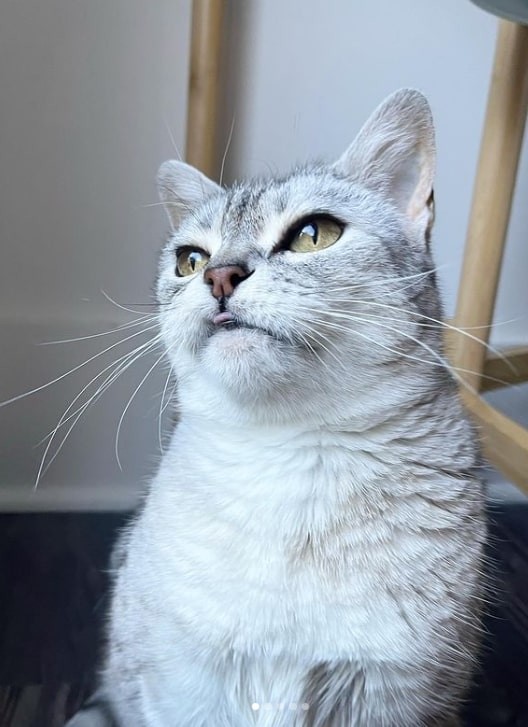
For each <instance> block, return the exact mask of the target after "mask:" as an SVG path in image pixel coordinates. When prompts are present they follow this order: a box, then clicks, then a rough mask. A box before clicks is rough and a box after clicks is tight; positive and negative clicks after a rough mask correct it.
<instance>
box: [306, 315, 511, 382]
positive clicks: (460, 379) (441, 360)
mask: <svg viewBox="0 0 528 727" xmlns="http://www.w3.org/2000/svg"><path fill="white" fill-rule="evenodd" d="M338 317H340V316H338ZM341 317H343V318H345V319H346V320H350V321H352V322H354V321H356V322H361V323H368V324H369V325H371V324H372V325H377V326H379V327H382V328H385V329H387V330H390V331H392V332H393V333H397V334H398V335H402V336H404V337H405V338H408V339H409V340H412V341H414V342H415V343H416V344H417V345H418V346H420V347H421V348H423V349H424V350H427V351H428V352H429V353H431V354H432V355H433V357H434V358H435V359H437V361H438V362H439V363H435V362H433V361H428V360H427V359H421V358H417V357H415V356H412V355H410V354H406V353H404V352H402V351H397V350H395V349H392V348H390V347H387V346H383V345H382V344H381V343H379V341H375V340H374V339H369V338H368V336H365V335H364V334H361V333H360V332H359V331H357V330H356V329H354V328H349V327H347V326H343V325H340V324H335V323H329V322H325V321H320V323H321V324H322V325H327V326H329V327H330V328H335V329H336V330H343V331H347V332H352V333H355V334H357V335H359V336H362V337H363V338H366V340H369V341H370V342H371V343H375V344H376V345H378V346H380V347H381V348H386V350H388V351H391V352H393V353H396V354H397V355H399V356H403V357H405V358H409V359H412V360H416V361H420V362H422V363H426V364H428V365H433V366H439V367H442V368H445V369H446V370H448V371H450V372H451V373H452V375H453V376H454V377H455V378H456V380H457V381H458V382H459V383H460V384H461V385H462V386H464V387H465V388H466V389H468V391H471V393H476V392H475V390H474V389H473V387H471V386H470V385H469V384H468V383H467V382H466V381H465V379H464V378H463V377H461V376H459V374H472V373H474V372H473V371H469V370H468V369H464V368H461V367H459V366H452V365H451V364H450V363H449V362H448V361H447V360H446V359H444V358H443V356H441V355H440V354H439V353H437V352H436V351H435V350H434V349H432V348H431V347H430V346H429V345H428V344H426V343H425V342H424V341H420V340H419V339H417V338H415V337H414V336H412V335H411V334H409V333H406V332H405V331H402V330H400V329H397V328H393V327H392V326H389V325H386V324H385V323H383V322H382V321H381V320H372V319H365V318H360V317H359V316H346V315H343V316H341ZM484 378H486V379H490V380H492V381H495V382H496V383H504V382H503V381H501V380H500V379H495V378H494V377H492V376H485V377H484Z"/></svg>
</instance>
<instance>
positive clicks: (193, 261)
mask: <svg viewBox="0 0 528 727" xmlns="http://www.w3.org/2000/svg"><path fill="white" fill-rule="evenodd" d="M208 262H209V255H208V254H207V253H206V252H204V251H203V250H199V249H197V248H191V247H186V248H184V249H183V250H180V251H179V252H178V253H177V254H176V275H178V276H179V277H180V278H185V277H187V276H188V275H194V274H195V273H197V272H198V271H199V270H201V269H202V268H204V267H205V266H206V265H207V263H208Z"/></svg>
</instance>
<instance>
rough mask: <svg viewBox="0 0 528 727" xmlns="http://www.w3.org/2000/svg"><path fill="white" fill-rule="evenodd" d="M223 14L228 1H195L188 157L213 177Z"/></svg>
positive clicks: (188, 122)
mask: <svg viewBox="0 0 528 727" xmlns="http://www.w3.org/2000/svg"><path fill="white" fill-rule="evenodd" d="M223 13H224V0H193V12H192V36H191V61H190V69H189V98H188V104H189V105H188V110H187V143H186V151H185V158H186V161H187V162H189V164H193V165H194V166H195V167H197V168H198V169H200V170H201V171H202V172H204V174H207V175H208V176H210V177H213V178H215V176H216V172H217V169H216V166H217V159H216V145H215V141H216V138H215V137H216V126H217V110H218V79H219V70H220V53H221V40H222V25H223Z"/></svg>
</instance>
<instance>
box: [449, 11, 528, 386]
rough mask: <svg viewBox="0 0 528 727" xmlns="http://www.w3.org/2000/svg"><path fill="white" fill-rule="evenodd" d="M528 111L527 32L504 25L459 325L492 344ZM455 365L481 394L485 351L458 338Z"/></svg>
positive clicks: (486, 124) (461, 290)
mask: <svg viewBox="0 0 528 727" xmlns="http://www.w3.org/2000/svg"><path fill="white" fill-rule="evenodd" d="M527 105H528V27H527V26H523V25H518V24H516V23H511V22H509V21H506V20H501V21H500V23H499V31H498V37H497V46H496V51H495V59H494V64H493V76H492V80H491V86H490V91H489V97H488V105H487V110H486V118H485V122H484V130H483V136H482V142H481V147H480V157H479V163H478V169H477V176H476V180H475V186H474V190H473V202H472V207H471V214H470V219H469V227H468V234H467V240H466V248H465V255H464V263H463V267H462V275H461V278H460V287H459V293H458V303H457V311H456V315H455V321H454V322H455V325H456V326H459V327H460V328H474V327H478V326H483V328H482V329H476V330H472V331H471V333H472V334H473V335H475V336H477V337H478V338H479V339H481V340H482V341H483V342H484V343H487V341H488V338H489V328H487V326H489V325H490V323H491V322H492V318H493V309H494V306H495V297H496V293H497V284H498V281H499V274H500V267H501V261H502V254H503V249H504V242H505V238H506V232H507V229H508V221H509V217H510V208H511V202H512V197H513V191H514V187H515V179H516V175H517V166H518V161H519V156H520V151H521V145H522V139H523V133H524V126H525V121H526V110H527ZM453 338H454V339H455V340H454V343H455V347H454V351H453V354H454V356H453V358H454V363H455V365H456V366H459V367H460V368H462V369H467V370H468V371H471V372H474V373H471V374H463V377H464V379H465V380H466V382H467V383H468V384H469V385H470V386H472V387H473V388H474V389H475V390H478V389H479V381H480V376H481V374H482V370H483V368H484V362H485V357H486V347H485V345H483V344H482V343H480V342H479V341H475V340H473V339H470V338H468V337H467V336H463V335H460V334H459V335H456V334H455V336H454V337H453Z"/></svg>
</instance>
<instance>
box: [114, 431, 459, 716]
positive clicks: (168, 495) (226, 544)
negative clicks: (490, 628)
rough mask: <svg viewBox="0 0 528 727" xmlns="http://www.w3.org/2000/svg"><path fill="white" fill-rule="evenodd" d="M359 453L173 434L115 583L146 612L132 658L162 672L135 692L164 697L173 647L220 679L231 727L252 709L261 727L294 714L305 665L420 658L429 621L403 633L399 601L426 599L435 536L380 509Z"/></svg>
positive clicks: (376, 484)
mask: <svg viewBox="0 0 528 727" xmlns="http://www.w3.org/2000/svg"><path fill="white" fill-rule="evenodd" d="M256 439H258V446H255V444H254V442H255V440H256ZM369 448H371V449H373V450H375V449H376V444H375V442H373V441H370V445H369V446H367V445H366V442H365V441H364V440H363V441H362V438H361V437H360V436H359V435H352V434H339V435H337V434H332V435H331V436H329V435H328V434H321V433H320V432H319V433H303V432H300V431H290V432H289V433H288V436H286V433H285V432H284V431H282V432H280V433H279V432H273V431H272V430H267V431H266V433H265V434H264V433H263V432H259V433H258V438H257V437H256V434H255V433H254V432H244V433H241V432H240V431H239V432H238V434H237V435H236V436H235V433H234V432H233V431H225V430H224V431H222V432H214V433H213V432H211V433H210V436H209V439H208V440H207V439H205V440H204V433H203V429H202V432H201V437H200V439H198V438H197V437H196V432H195V431H193V428H192V427H189V428H187V427H185V426H180V428H179V430H178V432H177V435H176V437H175V438H174V441H173V443H172V446H171V450H170V452H169V453H168V454H167V455H166V457H165V460H164V464H163V467H162V469H161V471H160V473H159V475H158V478H157V480H156V481H155V482H154V484H153V487H152V491H151V495H150V497H149V499H148V502H147V506H146V508H145V510H144V513H143V515H142V516H141V518H140V520H139V522H138V524H137V526H136V529H135V531H134V536H133V538H132V542H131V544H130V551H129V564H128V565H127V568H126V569H125V573H126V574H127V575H126V577H127V579H128V581H129V587H130V588H131V589H132V590H133V591H135V595H134V598H135V600H136V601H139V602H141V601H143V602H145V601H146V600H148V601H149V608H150V609H151V616H150V619H149V621H150V623H151V627H150V630H149V638H150V646H148V645H147V644H145V648H146V649H147V651H149V652H150V651H152V653H154V652H155V653H156V657H157V659H158V660H159V662H160V663H161V664H165V665H166V666H167V670H166V672H163V669H162V670H161V673H158V674H157V675H156V678H155V679H154V683H155V684H156V685H157V686H156V687H154V686H153V685H151V687H150V688H151V690H152V689H155V690H157V689H159V685H160V684H162V683H165V682H167V685H166V687H167V688H166V689H165V690H164V691H165V694H167V693H172V692H173V691H174V685H171V682H172V681H173V680H177V679H179V678H180V677H179V676H178V675H177V673H175V672H173V670H172V669H171V666H170V664H171V659H175V660H178V659H181V658H182V653H181V645H182V641H183V642H185V648H184V652H185V653H186V654H187V657H185V658H189V659H190V661H191V663H193V664H197V663H202V664H204V665H207V666H208V668H210V669H211V674H216V675H221V679H223V680H224V682H225V683H228V684H230V685H231V691H232V692H233V700H234V701H235V702H236V701H237V700H238V702H241V703H242V704H240V708H241V709H244V710H245V711H246V717H247V715H248V714H249V712H248V710H249V709H250V705H251V704H252V703H258V704H259V709H258V710H257V711H256V712H254V711H252V712H251V715H252V717H251V718H252V720H259V721H258V723H259V724H268V722H267V721H266V720H269V719H271V715H272V714H273V713H274V712H273V710H272V708H271V707H266V709H264V708H263V707H262V709H261V705H269V704H272V705H275V706H277V705H279V706H280V705H282V707H281V709H282V708H284V705H286V704H290V703H295V704H297V702H298V703H299V704H300V705H301V707H300V708H302V701H300V700H302V690H303V681H304V680H305V678H306V675H307V673H308V672H309V671H310V669H311V668H313V667H315V666H317V665H318V664H321V663H339V662H343V661H348V662H353V663H356V664H358V665H359V666H361V667H363V666H366V665H369V664H373V663H374V664H377V663H389V664H392V665H398V664H402V665H403V664H407V663H411V662H414V663H416V661H417V655H420V654H423V653H425V651H427V650H429V651H430V648H428V649H425V645H426V644H427V642H428V641H431V634H432V632H433V630H434V622H433V621H434V619H431V620H430V619H427V618H425V619H424V618H423V615H422V616H421V617H420V619H416V618H413V616H414V614H412V613H411V614H410V613H409V609H411V610H412V609H414V608H415V605H416V604H414V602H413V600H412V599H409V598H408V593H409V590H408V588H407V586H408V584H412V586H416V584H417V582H418V584H419V587H420V589H421V592H422V593H426V592H427V590H428V589H429V588H430V585H429V584H428V582H427V579H426V574H427V573H429V572H430V570H431V568H434V558H437V557H438V553H437V552H436V548H431V544H432V543H433V541H434V539H435V538H436V537H437V528H438V526H439V524H440V525H442V523H441V522H439V520H438V514H437V513H436V514H435V517H433V518H432V519H431V520H430V521H429V518H430V514H429V513H428V512H427V511H424V509H423V507H421V506H419V501H414V500H413V497H411V496H410V495H409V497H405V496H400V497H398V496H396V494H395V496H394V497H389V496H388V495H385V496H383V494H382V493H383V492H385V493H387V492H389V491H390V490H391V488H393V489H394V491H395V492H396V491H397V490H398V488H399V490H400V491H402V490H403V491H405V486H403V487H402V485H401V483H400V484H399V485H398V484H397V478H398V473H394V472H391V471H390V467H389V465H387V464H386V463H384V462H383V461H381V460H380V459H379V458H378V457H377V456H376V453H375V452H374V451H373V452H369V451H368V450H369ZM202 451H203V452H204V453H207V454H206V456H205V455H203V456H202V454H201V452H202ZM395 475H396V476H395ZM412 487H413V488H414V489H416V483H413V485H412ZM413 503H414V510H413ZM422 505H423V503H422ZM449 517H450V516H448V515H444V519H445V518H447V519H449ZM413 518H414V520H413ZM444 524H447V525H448V524H449V523H448V522H446V523H444ZM428 558H429V562H426V561H427V559H428ZM421 579H422V580H423V582H422V580H421ZM433 590H434V589H433ZM410 591H412V588H410ZM138 594H143V598H142V597H141V595H138ZM152 594H155V598H154V599H153V598H152ZM417 608H418V607H417ZM122 610H123V609H122ZM124 610H126V609H124ZM418 610H420V609H419V608H418ZM409 618H412V619H413V624H412V627H411V626H410V625H409ZM424 649H425V651H424ZM160 651H161V652H164V653H163V656H162V657H161V658H160ZM419 658H421V657H418V660H419ZM163 673H164V674H165V676H163ZM156 703H157V702H156ZM172 708H173V707H172V706H171V709H172ZM273 709H275V707H274V708H273ZM288 709H289V707H288ZM284 714H285V716H284V719H285V720H287V717H286V715H287V714H288V710H286V711H285V713H284ZM289 719H290V721H289V722H288V721H286V722H285V724H292V722H291V715H290V716H289ZM276 720H277V715H276V714H275V721H271V722H269V724H280V723H279V722H277V721H276Z"/></svg>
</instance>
